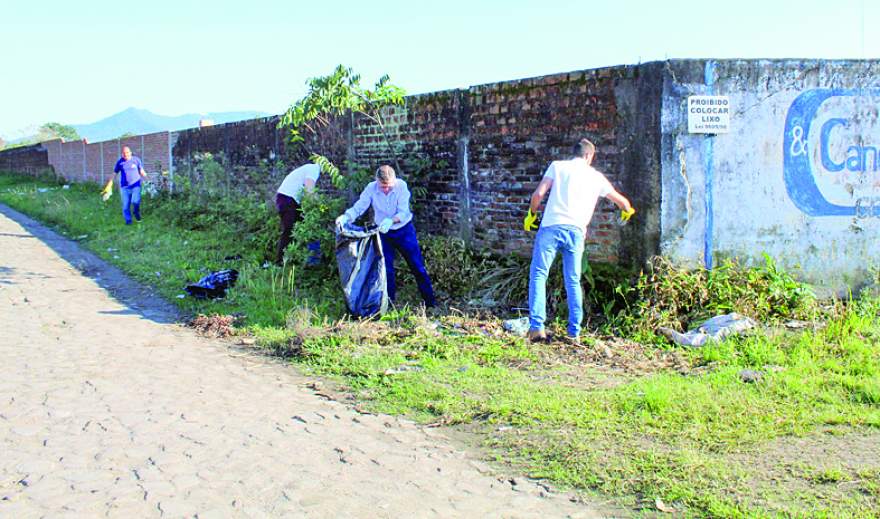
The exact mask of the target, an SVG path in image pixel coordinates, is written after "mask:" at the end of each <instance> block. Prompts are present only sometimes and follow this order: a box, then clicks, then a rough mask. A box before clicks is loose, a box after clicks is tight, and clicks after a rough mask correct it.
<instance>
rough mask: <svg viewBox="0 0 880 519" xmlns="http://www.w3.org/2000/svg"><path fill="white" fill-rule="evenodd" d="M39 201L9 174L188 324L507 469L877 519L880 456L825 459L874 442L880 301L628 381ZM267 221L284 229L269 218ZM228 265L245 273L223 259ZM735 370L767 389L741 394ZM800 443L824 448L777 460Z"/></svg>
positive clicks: (15, 188) (43, 212)
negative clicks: (192, 288) (204, 295)
mask: <svg viewBox="0 0 880 519" xmlns="http://www.w3.org/2000/svg"><path fill="white" fill-rule="evenodd" d="M36 185H37V184H36V183H35V182H34V181H33V180H31V179H25V178H22V177H16V176H11V175H0V201H2V202H3V203H6V204H9V205H11V206H12V207H15V208H16V209H19V210H21V211H23V212H25V213H28V214H30V215H32V216H34V217H36V218H37V219H39V220H42V221H44V222H47V223H49V224H51V225H53V226H55V227H56V228H58V229H59V230H61V231H62V232H64V233H65V234H66V235H68V236H70V237H73V238H77V237H79V236H82V235H87V237H85V238H81V239H79V241H80V242H81V243H82V244H83V245H84V246H85V247H87V248H90V249H92V250H93V251H95V252H97V253H98V254H99V255H101V256H102V257H104V258H105V259H107V260H109V261H111V262H113V263H115V264H117V265H119V266H120V267H122V268H123V269H124V270H126V271H127V272H128V273H130V274H131V275H132V276H133V277H134V278H135V279H138V280H139V281H143V282H145V283H149V284H151V285H153V286H155V287H157V288H158V290H159V291H160V292H161V293H162V294H163V295H165V296H166V297H168V298H170V299H171V300H172V301H174V302H175V303H177V304H178V305H180V306H181V308H182V309H183V310H184V311H186V312H189V313H214V312H216V313H222V314H242V315H243V316H244V318H243V319H242V323H243V324H242V325H243V326H244V327H245V329H246V330H247V331H249V332H251V333H253V334H254V335H255V336H256V337H257V339H258V343H259V344H260V345H262V346H263V347H265V348H267V349H269V350H270V351H275V352H277V353H281V354H285V355H292V356H291V361H292V362H295V363H296V364H298V365H299V366H300V367H301V368H303V369H306V370H310V371H311V372H313V373H315V374H320V375H322V376H326V377H330V378H333V379H335V380H337V381H339V382H340V383H341V384H342V385H343V388H344V389H345V390H346V391H350V392H351V393H352V394H354V395H355V396H356V397H357V398H358V399H359V401H360V404H359V405H363V406H366V407H368V408H370V409H373V410H375V411H381V412H388V413H396V414H406V415H409V416H411V417H414V418H416V419H418V420H420V421H422V422H426V423H437V424H445V425H451V426H459V427H466V428H468V429H469V430H476V431H479V432H481V433H482V434H483V437H484V438H486V447H487V448H488V449H489V451H490V452H491V453H493V455H494V456H495V457H496V458H497V459H498V460H499V461H502V462H504V463H509V464H512V465H513V466H515V467H517V468H518V469H519V470H521V471H523V472H524V473H527V474H529V475H531V476H534V477H540V478H546V479H548V480H551V481H553V482H555V483H557V484H559V485H562V486H570V487H573V488H577V489H583V490H586V491H591V492H601V493H603V494H605V495H608V496H612V497H614V498H615V499H617V500H618V501H619V502H621V503H623V504H625V505H628V506H631V507H633V508H635V509H636V510H639V509H644V510H645V511H646V512H649V513H650V512H652V511H653V507H654V499H655V498H661V499H662V500H663V501H664V502H665V503H666V504H667V505H671V506H674V507H675V508H676V509H677V510H679V511H680V512H681V514H682V515H684V516H692V517H706V516H712V517H776V516H782V517H785V516H794V517H876V516H878V515H880V490H878V489H880V478H878V474H880V456H878V454H877V453H876V452H875V453H874V454H873V456H874V457H873V458H871V457H868V458H865V459H866V461H865V463H867V464H868V465H867V466H855V465H852V463H850V464H847V463H848V462H847V461H846V460H834V459H826V454H824V451H823V449H822V448H821V447H822V446H823V445H830V444H832V443H834V442H841V441H844V442H845V441H846V439H847V438H848V437H850V435H853V434H869V435H873V434H876V435H877V436H876V437H877V438H878V441H880V430H878V428H880V346H878V338H880V325H878V319H877V317H878V312H880V300H877V299H865V300H862V301H856V302H850V303H838V304H836V305H834V307H833V308H832V309H830V310H828V311H827V312H826V315H825V316H824V320H825V324H826V325H825V326H824V328H819V329H816V330H806V331H799V332H791V331H785V330H782V329H770V330H768V331H766V332H758V333H755V334H752V335H748V336H743V337H738V338H731V339H728V340H726V341H724V342H722V343H718V344H711V345H709V346H706V347H704V348H701V349H698V350H687V351H685V352H684V353H683V355H684V356H685V357H686V360H687V361H688V363H689V364H690V366H691V368H692V369H691V370H690V371H689V372H688V373H686V374H682V373H679V372H676V371H672V370H660V371H655V372H654V373H651V374H649V375H643V376H633V375H627V374H625V373H621V372H619V371H613V370H612V371H609V370H608V369H607V368H602V367H600V366H597V365H595V364H594V363H590V362H577V361H571V362H568V361H566V359H568V360H570V357H565V356H563V355H562V352H561V351H560V349H559V347H558V346H547V345H541V346H536V345H532V344H528V343H526V342H525V341H523V340H521V339H518V338H513V337H510V336H506V335H504V334H498V333H496V332H495V331H494V330H495V329H496V328H497V322H496V323H493V322H491V321H485V320H484V321H474V320H470V319H467V318H465V317H453V316H445V317H442V318H439V319H428V318H425V317H424V316H423V315H419V314H418V313H417V312H412V311H407V310H402V311H398V312H394V313H392V314H389V315H387V316H385V317H384V318H383V319H382V320H380V321H378V322H367V323H357V322H348V321H344V320H343V321H339V317H340V316H341V312H342V310H343V309H342V307H341V303H340V302H339V299H340V298H339V297H338V287H337V286H336V283H335V280H333V281H334V282H332V283H331V282H327V280H326V278H325V279H316V276H315V275H313V273H310V272H308V271H304V272H299V271H297V270H296V269H294V268H291V267H287V268H283V269H282V268H278V267H270V268H266V269H264V268H262V266H261V265H262V263H263V261H264V260H265V259H266V255H267V248H266V246H265V243H264V242H265V240H263V242H260V243H256V242H249V241H248V239H247V237H246V236H243V235H242V233H241V232H240V230H236V229H235V228H234V227H231V228H229V229H224V228H222V226H221V227H220V228H213V229H188V228H182V227H181V226H180V225H172V224H171V223H169V222H170V221H172V220H173V218H171V217H170V215H171V213H173V210H174V208H173V207H171V206H169V205H168V204H169V203H170V201H167V200H163V201H157V202H153V201H151V200H145V202H144V216H145V222H144V223H143V224H140V225H138V226H132V227H126V226H124V225H122V222H121V217H120V215H119V214H118V213H119V209H118V207H117V206H118V204H116V203H108V204H102V203H101V202H100V200H99V197H98V195H97V192H98V188H97V186H76V185H75V186H72V187H71V189H69V190H60V189H55V190H52V191H49V192H46V193H39V192H37V190H36ZM45 185H49V184H45ZM264 209H265V208H264ZM254 210H259V209H258V208H255V209H254ZM264 217H265V218H266V219H267V221H270V222H272V223H274V220H273V218H275V216H274V215H273V214H272V212H271V211H269V210H268V209H265V214H264ZM261 243H262V244H261ZM108 249H112V250H108ZM232 254H240V255H241V256H242V259H241V260H238V261H236V262H233V263H231V264H230V263H229V262H225V261H224V260H223V258H224V257H225V256H228V255H232ZM228 266H233V267H236V268H238V269H239V270H240V271H241V281H240V283H239V285H238V286H237V287H236V288H235V289H234V290H233V291H231V293H230V297H228V298H227V299H226V300H224V301H221V302H201V301H193V300H191V299H189V298H187V299H177V298H176V297H175V296H176V295H177V294H180V293H182V287H183V285H185V283H186V282H187V281H195V280H196V279H198V278H199V277H200V276H201V275H203V274H204V272H203V270H202V268H203V267H204V268H208V269H211V270H214V269H217V268H224V267H228ZM429 269H430V265H429ZM157 272H158V273H159V275H157V274H156V273H157ZM410 288H411V287H410ZM589 342H591V343H596V344H601V343H602V339H601V338H599V337H594V338H591V339H590V341H589ZM648 351H649V352H650V351H653V350H650V349H649V350H648ZM564 361H565V362H564ZM742 369H752V370H757V371H761V372H762V378H761V380H760V381H758V382H757V383H745V382H743V381H741V380H740V377H739V371H740V370H742ZM793 439H808V440H810V441H812V442H815V445H816V446H817V447H816V448H815V449H812V450H810V449H805V450H803V451H799V452H795V453H791V452H788V451H786V450H785V449H783V448H781V446H784V445H785V443H786V442H787V441H792V440H793ZM869 454H870V453H869Z"/></svg>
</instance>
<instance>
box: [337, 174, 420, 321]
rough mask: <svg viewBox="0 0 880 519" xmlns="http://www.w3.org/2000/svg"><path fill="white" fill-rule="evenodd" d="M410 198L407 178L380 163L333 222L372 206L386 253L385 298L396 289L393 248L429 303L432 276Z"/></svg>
mask: <svg viewBox="0 0 880 519" xmlns="http://www.w3.org/2000/svg"><path fill="white" fill-rule="evenodd" d="M409 199H410V193H409V188H408V187H407V185H406V182H404V181H403V180H402V179H399V178H397V176H396V175H395V173H394V169H392V168H391V166H380V167H379V169H377V170H376V180H374V181H373V182H370V183H369V184H367V187H366V188H364V190H363V192H362V193H361V196H360V198H358V201H357V202H355V204H354V205H353V206H352V207H351V208H350V209H349V210H348V211H346V212H345V213H343V214H342V215H340V216H339V218H337V219H336V225H337V226H339V227H341V226H343V225H345V224H347V223H351V222H353V221H355V220H357V218H358V217H359V216H360V215H362V214H364V212H365V211H366V210H367V209H369V208H370V207H372V208H373V222H374V223H375V224H376V225H378V226H379V232H380V233H381V235H380V238H381V239H382V252H383V253H384V254H385V274H386V276H385V277H386V279H387V281H388V298H389V299H391V300H392V301H393V300H394V297H395V295H396V293H397V287H396V285H395V279H394V278H395V276H394V256H395V253H396V252H400V254H401V255H402V256H403V259H404V260H406V263H407V265H409V269H410V271H411V272H412V273H413V275H414V276H415V278H416V282H417V283H418V285H419V292H420V293H421V294H422V299H424V300H425V306H427V307H432V306H435V305H436V304H437V301H436V300H435V298H434V288H433V287H432V286H431V278H430V277H428V271H427V270H425V261H424V260H423V259H422V251H421V249H420V248H419V240H418V238H417V237H416V228H415V227H414V226H413V224H412V217H413V215H412V212H411V211H410V208H409Z"/></svg>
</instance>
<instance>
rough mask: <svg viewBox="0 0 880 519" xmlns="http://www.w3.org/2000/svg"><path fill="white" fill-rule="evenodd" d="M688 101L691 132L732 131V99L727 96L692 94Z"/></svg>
mask: <svg viewBox="0 0 880 519" xmlns="http://www.w3.org/2000/svg"><path fill="white" fill-rule="evenodd" d="M687 103H688V104H687V111H688V132H689V133H727V132H729V131H730V99H729V98H728V97H727V96H690V97H688V100H687Z"/></svg>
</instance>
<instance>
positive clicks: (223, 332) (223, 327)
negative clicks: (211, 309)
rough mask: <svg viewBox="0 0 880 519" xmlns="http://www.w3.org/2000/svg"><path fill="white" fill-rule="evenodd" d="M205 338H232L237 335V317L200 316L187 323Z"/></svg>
mask: <svg viewBox="0 0 880 519" xmlns="http://www.w3.org/2000/svg"><path fill="white" fill-rule="evenodd" d="M187 324H188V325H189V327H190V328H192V329H194V330H195V331H196V333H198V334H199V335H201V336H203V337H215V338H216V337H220V338H222V337H231V336H233V335H235V328H234V327H233V325H234V324H235V317H234V316H231V315H217V314H214V315H199V316H198V317H196V318H195V319H193V320H191V321H190V322H189V323H187Z"/></svg>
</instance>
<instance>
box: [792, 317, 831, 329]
mask: <svg viewBox="0 0 880 519" xmlns="http://www.w3.org/2000/svg"><path fill="white" fill-rule="evenodd" d="M782 326H785V327H786V328H788V329H790V330H802V329H804V328H812V329H814V330H818V329H820V328H824V327H825V323H814V322H810V321H800V320H798V319H791V320H789V321H785V322H784V323H782Z"/></svg>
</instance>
